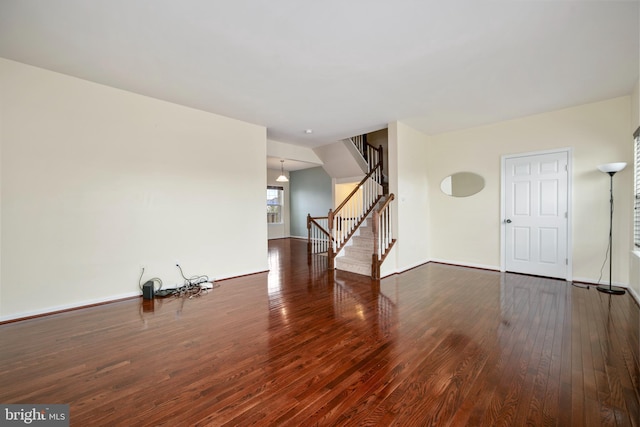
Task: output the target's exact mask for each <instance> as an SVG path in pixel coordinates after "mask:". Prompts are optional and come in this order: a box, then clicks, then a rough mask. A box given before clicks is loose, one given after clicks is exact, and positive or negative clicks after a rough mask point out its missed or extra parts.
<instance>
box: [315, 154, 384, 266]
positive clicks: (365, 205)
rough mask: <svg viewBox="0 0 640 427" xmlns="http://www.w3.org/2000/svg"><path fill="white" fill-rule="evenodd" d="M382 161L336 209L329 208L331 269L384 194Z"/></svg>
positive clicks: (329, 256) (328, 252)
mask: <svg viewBox="0 0 640 427" xmlns="http://www.w3.org/2000/svg"><path fill="white" fill-rule="evenodd" d="M381 180H382V161H378V164H377V165H376V166H375V167H374V168H372V169H371V170H370V171H369V172H368V173H367V175H366V176H365V177H364V178H363V179H362V181H360V183H359V184H358V185H357V186H356V187H355V188H354V189H353V191H352V192H351V193H350V194H349V195H348V196H347V198H346V199H345V200H344V201H343V202H342V203H340V205H339V206H338V207H337V208H336V209H335V210H329V214H328V215H327V216H328V225H329V234H330V236H331V242H330V244H329V248H328V251H327V255H328V258H329V263H328V265H329V269H333V268H334V258H335V256H336V255H337V254H338V253H339V252H340V250H342V248H343V247H344V245H345V244H346V243H347V242H348V241H349V239H350V238H351V236H353V234H354V233H355V231H356V229H357V228H358V227H359V226H360V224H362V222H363V221H364V219H365V218H366V217H367V215H369V213H370V212H371V210H372V209H373V208H374V207H375V205H376V203H378V201H379V200H380V198H381V197H382V194H383V188H382V185H381V184H380V182H381Z"/></svg>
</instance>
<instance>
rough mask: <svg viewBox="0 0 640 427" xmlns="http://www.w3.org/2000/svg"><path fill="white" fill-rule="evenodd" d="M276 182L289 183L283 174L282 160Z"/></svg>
mask: <svg viewBox="0 0 640 427" xmlns="http://www.w3.org/2000/svg"><path fill="white" fill-rule="evenodd" d="M276 181H278V182H289V179H288V178H287V176H286V175H285V174H284V160H280V176H279V177H277V178H276Z"/></svg>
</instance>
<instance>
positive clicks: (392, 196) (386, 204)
mask: <svg viewBox="0 0 640 427" xmlns="http://www.w3.org/2000/svg"><path fill="white" fill-rule="evenodd" d="M395 198H396V196H395V195H394V194H393V193H391V194H389V197H387V200H386V201H385V202H384V203H383V204H382V206H380V208H379V209H378V212H380V211H383V210H385V209H386V208H387V206H389V203H391V201H392V200H394V199H395Z"/></svg>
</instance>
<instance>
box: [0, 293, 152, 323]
mask: <svg viewBox="0 0 640 427" xmlns="http://www.w3.org/2000/svg"><path fill="white" fill-rule="evenodd" d="M137 296H140V291H136V292H128V293H126V294H120V295H110V296H108V297H105V298H98V299H92V300H86V301H79V302H74V303H71V304H63V305H58V306H53V307H47V308H43V309H40V310H35V311H25V312H21V313H15V314H10V315H8V316H0V322H7V321H10V320H16V319H24V318H27V317H33V316H42V315H47V314H54V313H56V312H59V311H65V310H72V309H74V308H82V307H86V306H90V305H95V304H105V303H110V302H115V301H118V300H121V299H126V298H132V297H137Z"/></svg>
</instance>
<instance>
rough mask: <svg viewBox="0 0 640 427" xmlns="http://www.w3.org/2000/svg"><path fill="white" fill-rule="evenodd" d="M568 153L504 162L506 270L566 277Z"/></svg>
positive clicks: (525, 156) (517, 158)
mask: <svg viewBox="0 0 640 427" xmlns="http://www.w3.org/2000/svg"><path fill="white" fill-rule="evenodd" d="M568 156H569V154H568V152H566V151H563V152H554V153H549V154H535V155H523V156H522V157H510V158H506V159H505V161H504V171H503V173H504V175H503V176H504V194H503V200H504V215H505V217H504V221H503V227H504V236H505V238H504V241H503V242H504V243H503V244H504V256H505V258H504V266H505V270H506V271H513V272H517V273H526V274H534V275H539V276H548V277H558V278H563V279H567V271H568V261H569V257H568V252H567V248H568V222H569V221H568V212H569V210H568Z"/></svg>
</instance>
